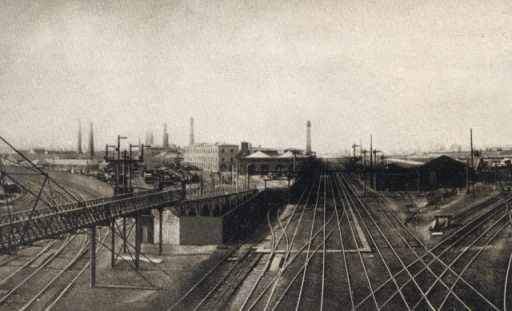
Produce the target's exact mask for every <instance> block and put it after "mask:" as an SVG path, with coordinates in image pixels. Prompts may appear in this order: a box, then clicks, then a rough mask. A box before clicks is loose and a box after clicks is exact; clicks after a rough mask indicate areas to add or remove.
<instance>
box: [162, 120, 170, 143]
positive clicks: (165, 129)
mask: <svg viewBox="0 0 512 311" xmlns="http://www.w3.org/2000/svg"><path fill="white" fill-rule="evenodd" d="M162 147H164V148H169V134H167V123H165V124H164V141H163V143H162Z"/></svg>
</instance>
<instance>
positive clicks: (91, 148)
mask: <svg viewBox="0 0 512 311" xmlns="http://www.w3.org/2000/svg"><path fill="white" fill-rule="evenodd" d="M90 128H91V130H90V132H89V156H90V157H91V158H93V157H94V135H93V132H92V122H91V123H90Z"/></svg>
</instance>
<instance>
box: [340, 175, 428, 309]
mask: <svg viewBox="0 0 512 311" xmlns="http://www.w3.org/2000/svg"><path fill="white" fill-rule="evenodd" d="M340 175H341V174H340ZM341 178H343V179H344V181H345V183H346V184H347V187H349V188H350V185H348V181H347V180H346V179H345V178H344V177H343V175H341ZM351 190H352V192H353V193H354V196H355V197H356V199H357V200H358V201H359V204H360V205H361V207H362V208H363V210H364V211H365V212H366V214H367V215H368V216H369V217H370V219H371V222H372V223H373V224H374V226H375V228H377V230H378V231H379V233H380V235H381V236H382V237H383V238H384V241H385V242H386V244H387V245H388V247H389V249H390V250H391V251H392V252H393V254H394V255H395V257H396V258H397V259H398V261H399V262H400V264H401V265H402V267H404V268H405V270H406V273H407V274H408V275H409V277H410V278H411V280H412V281H413V283H414V285H415V286H416V287H417V288H418V289H419V291H420V292H421V294H422V297H423V299H425V301H426V302H427V304H428V305H429V307H430V308H431V309H432V310H435V308H434V306H433V305H432V303H431V302H430V301H429V300H428V299H427V296H426V294H425V292H424V291H423V289H422V288H421V286H420V285H419V284H418V282H417V281H416V279H415V278H414V277H413V276H412V274H411V272H410V271H409V269H407V268H406V265H405V263H404V262H403V260H402V258H400V256H398V253H397V252H396V250H395V248H394V247H393V245H392V244H391V242H390V241H389V239H388V238H387V237H386V235H385V234H384V232H382V230H381V228H380V227H379V225H378V224H377V222H376V221H375V219H374V218H373V216H372V215H371V214H370V212H369V211H368V209H367V207H366V206H365V205H364V204H363V202H362V201H361V199H360V198H359V196H357V195H355V192H354V191H353V189H351ZM350 200H352V198H350ZM354 205H355V204H354ZM356 211H357V213H358V214H359V217H360V218H361V221H362V222H363V225H364V227H365V228H366V230H367V231H368V233H369V232H370V230H369V229H368V227H367V225H366V222H364V221H363V217H362V215H361V214H360V212H359V209H356ZM370 238H371V239H372V241H373V243H374V244H375V248H376V249H377V250H378V253H379V255H380V257H381V259H382V260H383V261H384V257H383V255H382V253H381V252H380V246H378V245H377V243H376V242H375V240H374V239H373V236H371V235H370ZM385 265H386V267H387V269H388V272H389V273H390V275H392V273H391V270H390V269H389V265H388V264H387V263H385ZM395 280H396V279H395ZM394 283H395V285H396V286H397V288H400V286H398V284H397V283H396V282H394ZM400 293H401V295H402V298H403V299H404V300H405V296H404V295H403V292H402V291H401V290H400ZM420 301H421V300H420ZM406 304H407V305H408V308H409V304H408V303H407V302H406ZM381 307H382V306H381Z"/></svg>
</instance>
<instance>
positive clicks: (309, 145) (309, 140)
mask: <svg viewBox="0 0 512 311" xmlns="http://www.w3.org/2000/svg"><path fill="white" fill-rule="evenodd" d="M306 155H307V156H310V155H311V121H308V132H307V137H306Z"/></svg>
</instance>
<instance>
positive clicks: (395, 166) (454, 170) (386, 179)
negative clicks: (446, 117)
mask: <svg viewBox="0 0 512 311" xmlns="http://www.w3.org/2000/svg"><path fill="white" fill-rule="evenodd" d="M385 162H386V165H385V169H383V170H380V171H377V172H376V173H375V181H374V182H375V188H376V190H379V191H386V190H387V191H428V190H435V189H438V188H457V187H464V186H465V185H466V164H464V163H463V162H461V161H458V160H455V159H453V158H450V157H447V156H440V157H437V158H435V159H432V160H430V161H428V162H426V163H422V162H418V161H404V160H396V159H387V160H385Z"/></svg>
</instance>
